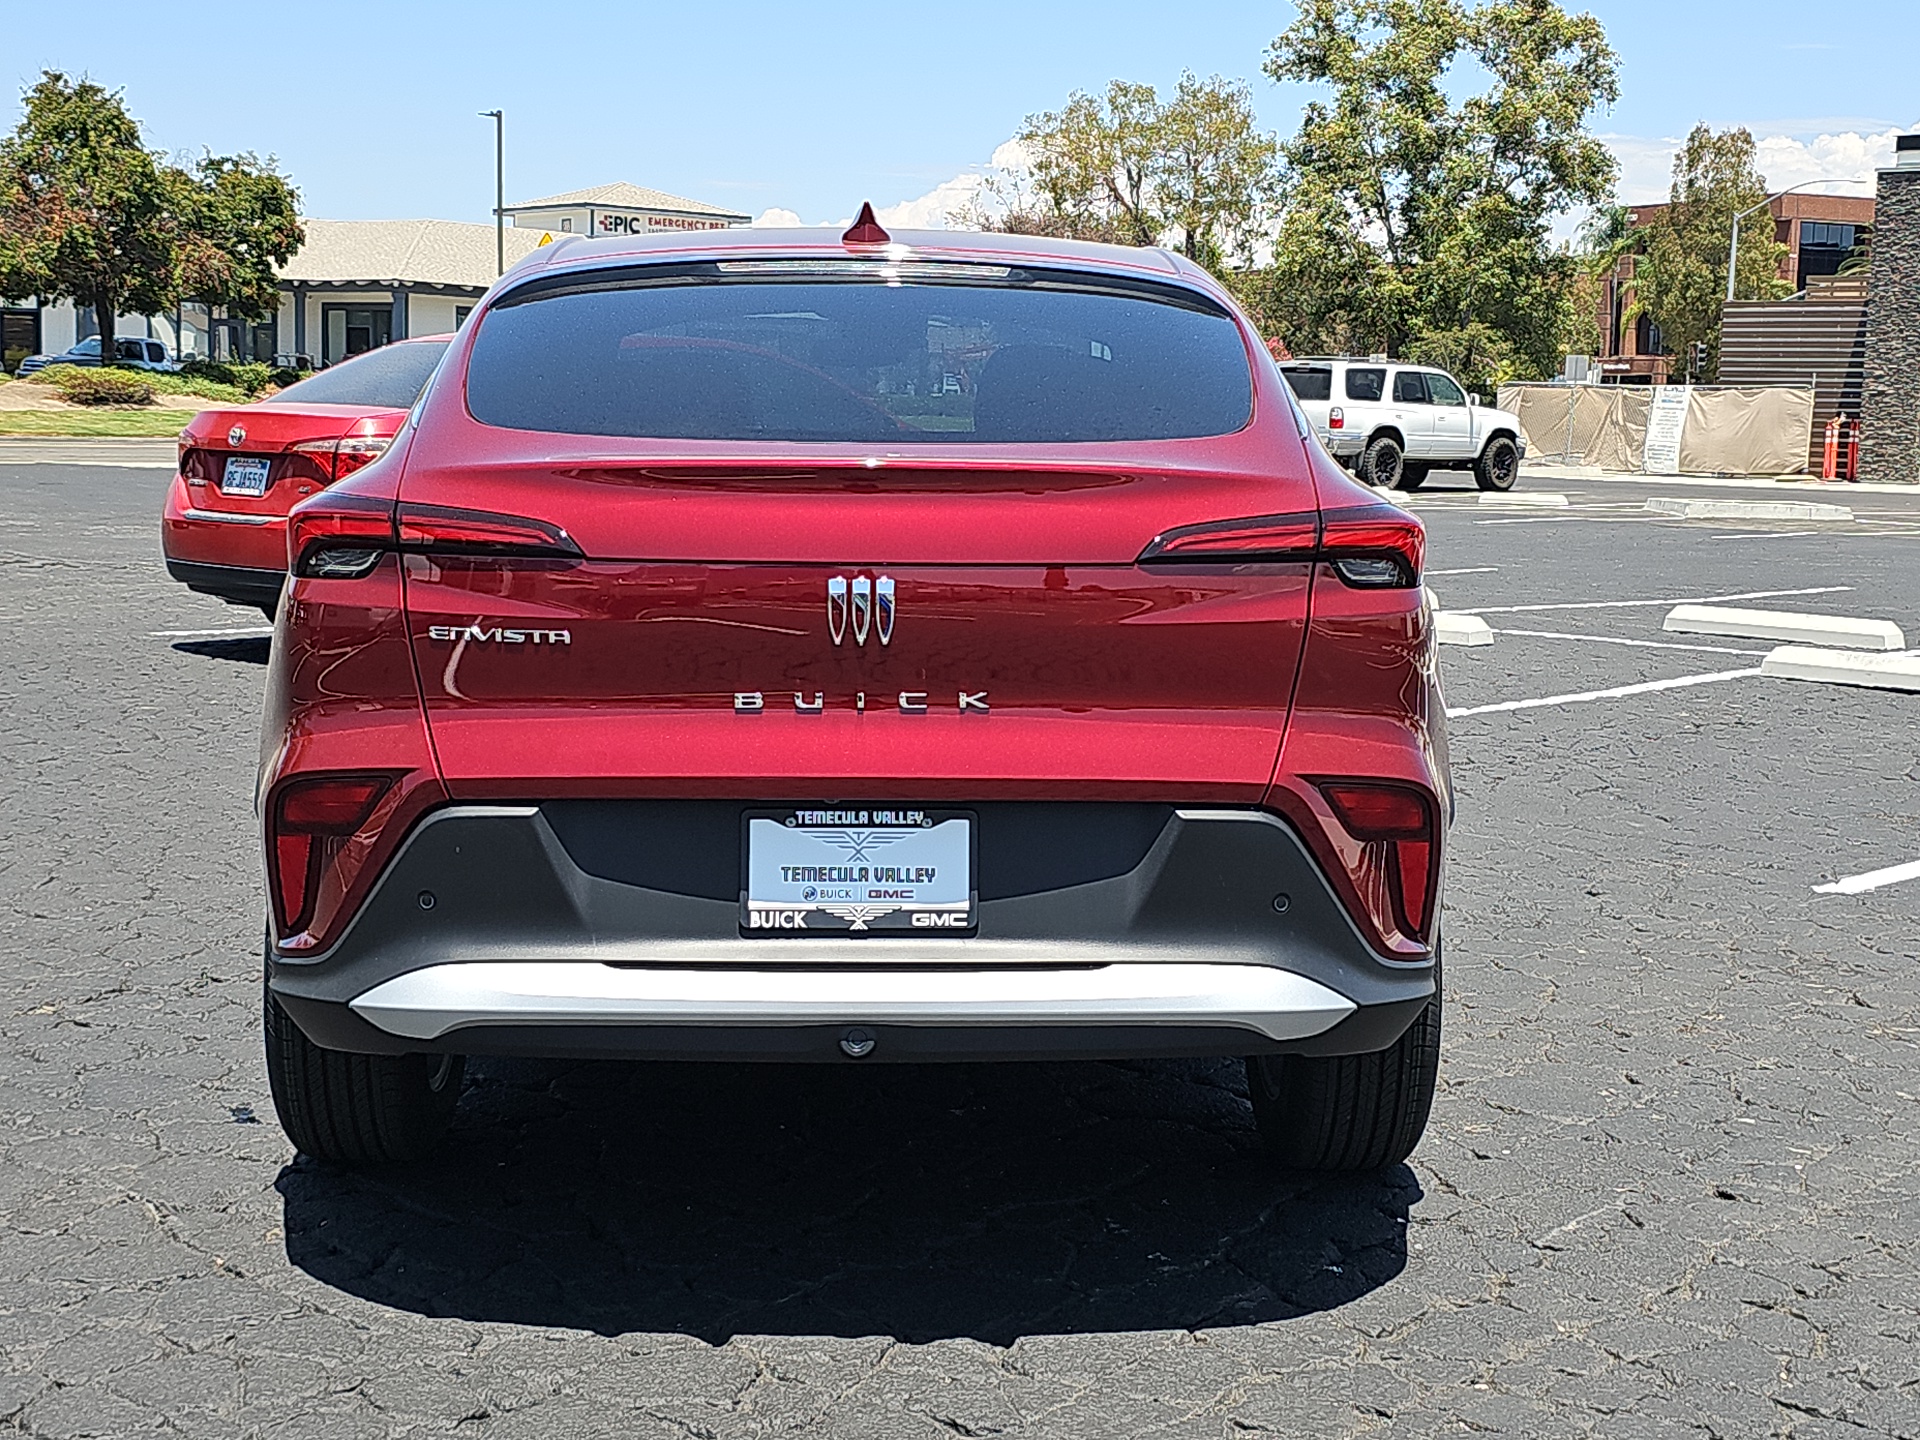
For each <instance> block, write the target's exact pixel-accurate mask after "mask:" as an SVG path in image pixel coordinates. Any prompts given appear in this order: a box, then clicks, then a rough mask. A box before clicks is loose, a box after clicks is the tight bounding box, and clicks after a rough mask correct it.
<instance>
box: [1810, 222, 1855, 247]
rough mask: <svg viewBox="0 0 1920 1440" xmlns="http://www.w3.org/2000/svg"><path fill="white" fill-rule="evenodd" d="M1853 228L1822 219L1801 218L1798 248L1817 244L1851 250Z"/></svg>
mask: <svg viewBox="0 0 1920 1440" xmlns="http://www.w3.org/2000/svg"><path fill="white" fill-rule="evenodd" d="M1853 229H1854V227H1853V226H1851V225H1834V224H1831V223H1829V222H1827V221H1824V220H1802V221H1801V222H1800V248H1801V249H1803V250H1804V249H1806V248H1807V247H1808V246H1818V247H1819V248H1821V249H1830V250H1851V249H1852V248H1853V238H1854V237H1853Z"/></svg>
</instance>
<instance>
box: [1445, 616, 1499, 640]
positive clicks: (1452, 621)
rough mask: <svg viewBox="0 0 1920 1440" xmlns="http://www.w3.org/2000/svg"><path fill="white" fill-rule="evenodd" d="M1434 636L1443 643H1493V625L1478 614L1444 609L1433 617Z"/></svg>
mask: <svg viewBox="0 0 1920 1440" xmlns="http://www.w3.org/2000/svg"><path fill="white" fill-rule="evenodd" d="M1433 638H1434V640H1435V641H1436V642H1437V643H1439V644H1441V645H1491V644H1492V643H1493V627H1492V626H1491V625H1489V624H1487V622H1486V621H1485V620H1482V619H1481V618H1480V617H1479V616H1478V615H1455V614H1451V613H1449V612H1447V611H1442V612H1440V613H1439V614H1437V615H1435V616H1434V617H1433Z"/></svg>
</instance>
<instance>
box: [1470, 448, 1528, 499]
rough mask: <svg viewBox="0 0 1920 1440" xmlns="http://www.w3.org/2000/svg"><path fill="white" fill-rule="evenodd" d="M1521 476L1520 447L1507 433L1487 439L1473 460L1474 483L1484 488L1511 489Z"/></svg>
mask: <svg viewBox="0 0 1920 1440" xmlns="http://www.w3.org/2000/svg"><path fill="white" fill-rule="evenodd" d="M1519 478H1520V447H1519V446H1518V445H1516V444H1514V443H1513V441H1512V440H1511V439H1510V438H1509V437H1507V436H1505V435H1496V436H1494V437H1493V438H1492V439H1491V440H1489V441H1487V448H1486V449H1484V450H1482V451H1481V452H1480V458H1479V459H1478V460H1476V461H1474V462H1473V479H1474V483H1475V484H1476V485H1478V486H1479V487H1480V488H1481V489H1482V490H1511V489H1512V488H1513V482H1514V481H1516V480H1518V479H1519Z"/></svg>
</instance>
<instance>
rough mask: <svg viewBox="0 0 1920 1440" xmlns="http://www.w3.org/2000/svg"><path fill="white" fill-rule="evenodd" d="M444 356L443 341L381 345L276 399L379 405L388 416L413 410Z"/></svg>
mask: <svg viewBox="0 0 1920 1440" xmlns="http://www.w3.org/2000/svg"><path fill="white" fill-rule="evenodd" d="M446 353H447V341H445V340H440V341H422V342H420V343H419V344H417V345H413V344H408V345H383V346H382V347H381V348H380V349H378V350H369V351H367V353H366V354H364V355H356V356H354V357H353V359H351V360H343V361H341V362H340V363H339V364H338V365H335V366H333V367H332V368H330V369H327V370H322V371H321V372H320V373H319V374H318V375H313V376H309V377H308V378H307V379H305V380H301V381H299V382H298V383H296V384H293V385H289V386H288V387H287V388H286V389H284V390H282V391H281V392H280V393H279V394H278V395H276V396H274V397H273V398H274V400H275V401H276V402H277V401H281V400H292V401H294V402H295V403H297V404H305V405H378V406H380V407H381V408H382V409H386V410H410V409H412V408H413V402H414V401H415V400H418V399H419V398H420V391H421V388H422V387H423V386H424V385H425V384H426V383H427V379H428V377H429V376H431V375H432V374H433V367H434V366H436V365H438V364H439V363H440V357H441V356H442V355H444V354H446Z"/></svg>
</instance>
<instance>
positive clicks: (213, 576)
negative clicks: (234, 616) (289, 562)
mask: <svg viewBox="0 0 1920 1440" xmlns="http://www.w3.org/2000/svg"><path fill="white" fill-rule="evenodd" d="M167 574H169V575H171V576H172V577H173V578H174V579H176V580H178V581H179V582H180V583H181V584H182V585H184V586H186V587H187V588H188V589H189V590H194V591H198V592H199V593H200V594H202V595H217V596H219V597H220V598H221V599H222V600H230V601H232V602H233V603H234V604H235V605H264V606H274V605H278V604H279V603H280V587H281V586H282V585H283V584H285V583H286V579H287V576H286V572H285V571H283V570H253V569H248V568H246V567H245V566H240V565H206V564H201V563H199V562H197V561H193V560H168V561H167Z"/></svg>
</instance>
